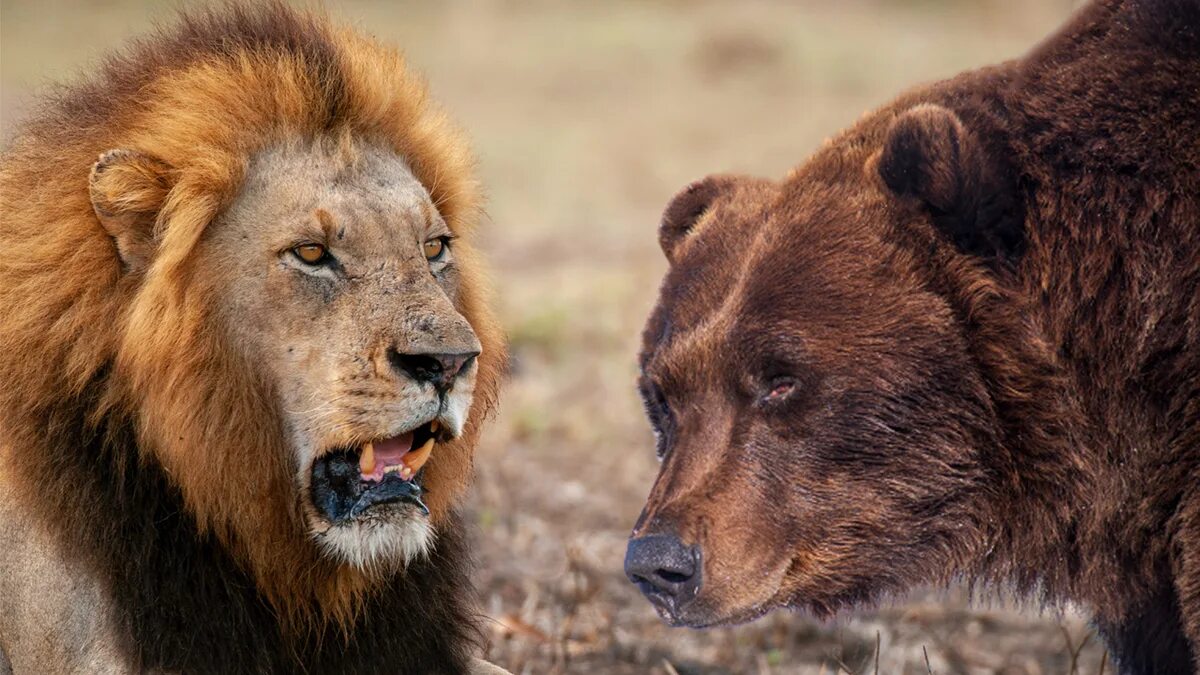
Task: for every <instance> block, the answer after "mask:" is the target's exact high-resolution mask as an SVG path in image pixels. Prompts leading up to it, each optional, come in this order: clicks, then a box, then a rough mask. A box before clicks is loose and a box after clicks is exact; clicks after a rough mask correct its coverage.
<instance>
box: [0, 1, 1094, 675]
mask: <svg viewBox="0 0 1200 675" xmlns="http://www.w3.org/2000/svg"><path fill="white" fill-rule="evenodd" d="M183 4H184V5H186V4H187V3H183ZM1077 4H1078V2H1077V0H963V1H961V2H953V1H951V0H840V1H839V2H818V1H816V0H810V1H808V2H767V1H758V0H740V1H737V2H733V1H729V2H689V1H685V0H656V1H645V2H636V1H633V0H624V1H622V0H617V1H612V2H583V1H570V2H566V1H562V2H549V1H546V2H537V1H527V0H481V1H479V2H448V1H444V2H432V1H430V2H420V3H417V2H412V3H407V2H389V1H387V0H377V1H374V2H369V1H366V0H349V1H334V0H329V1H328V2H326V3H325V5H324V6H325V7H326V8H327V9H328V10H329V11H330V12H331V13H332V14H334V15H335V16H337V17H338V18H340V19H341V20H343V21H348V22H350V23H352V24H355V25H357V26H358V27H359V28H361V29H362V30H365V31H367V32H370V33H373V34H375V35H376V36H378V37H379V38H382V39H384V40H387V41H390V42H393V43H395V44H398V45H400V46H402V47H403V48H404V49H405V50H406V51H407V53H408V55H409V58H410V61H411V64H412V66H413V67H415V68H417V69H419V70H421V71H423V72H424V73H425V74H426V75H427V76H428V78H429V80H430V82H431V85H432V89H433V92H434V94H435V96H436V97H437V98H439V99H440V100H441V101H442V102H444V104H445V105H446V106H447V107H448V108H449V109H450V110H451V111H452V112H453V114H454V115H455V116H456V117H457V118H458V119H459V120H460V121H461V122H462V124H463V125H464V126H465V127H466V128H467V129H468V130H469V132H470V133H471V135H472V137H473V138H474V141H475V147H476V149H477V151H478V154H479V157H480V163H481V164H480V166H481V172H482V177H483V180H484V183H485V185H486V186H487V191H488V195H489V200H488V203H489V205H488V220H489V222H488V223H487V225H486V227H485V232H484V243H485V250H486V251H487V252H488V253H489V254H490V259H491V266H492V271H493V276H494V278H495V281H496V288H497V295H496V299H497V302H498V304H499V309H500V314H501V316H502V318H503V320H504V323H505V326H506V327H507V330H508V334H509V336H510V338H511V341H512V352H513V368H512V377H511V381H510V382H509V384H508V386H507V389H506V393H505V395H504V397H503V404H502V409H501V412H500V414H499V415H498V417H497V419H496V420H494V421H493V423H492V424H491V426H490V428H489V429H488V431H487V432H486V434H485V437H486V438H485V443H484V445H483V447H482V448H481V449H480V452H479V455H478V460H477V469H478V475H477V481H476V489H475V491H474V494H473V497H472V500H471V503H470V506H469V516H470V518H469V520H470V521H471V524H472V527H473V528H474V530H475V531H474V536H475V539H476V541H477V542H478V546H477V549H476V550H477V554H476V555H477V558H478V563H479V564H478V568H477V570H478V571H477V574H476V577H475V582H476V584H477V586H478V589H479V591H480V595H481V598H482V606H483V609H484V611H485V613H486V614H487V616H488V617H489V618H488V623H487V638H488V640H489V646H488V656H489V658H491V659H492V660H494V661H495V662H496V663H498V664H500V665H503V666H505V667H506V668H508V669H510V670H512V671H513V672H514V673H658V674H663V675H676V674H679V675H683V674H686V673H692V674H701V673H704V674H714V675H715V674H717V673H758V674H764V675H765V674H767V673H773V674H778V675H782V674H801V673H803V674H809V673H812V674H817V673H820V674H822V675H824V674H826V673H828V674H831V675H832V674H833V673H854V674H859V673H905V672H910V673H929V672H932V673H938V674H943V673H972V674H974V673H1006V674H1017V673H1021V674H1030V675H1035V674H1042V673H1074V672H1079V673H1089V674H1090V673H1098V672H1103V669H1104V667H1105V666H1104V665H1103V664H1102V662H1103V661H1104V660H1105V658H1106V657H1105V654H1104V651H1103V649H1102V648H1101V647H1100V645H1099V644H1098V639H1097V637H1096V636H1095V635H1094V634H1093V633H1092V631H1091V629H1090V628H1089V627H1088V625H1087V623H1086V621H1085V620H1084V619H1082V618H1081V617H1080V616H1079V615H1078V614H1077V613H1075V612H1074V611H1072V610H1071V609H1070V608H1065V609H1063V610H1045V611H1043V610H1040V609H1039V608H1038V607H1036V606H1025V607H1022V606H1021V605H1019V604H1017V603H1014V602H1012V601H1011V600H1006V599H1004V598H994V597H988V598H976V600H975V601H974V602H970V603H969V602H968V599H969V592H968V591H967V590H966V589H964V588H951V589H948V590H932V589H924V590H918V591H916V592H914V593H912V594H910V595H909V596H907V597H901V598H896V599H894V600H893V601H892V602H890V603H888V604H886V605H885V606H883V607H881V608H878V609H871V610H864V611H859V612H855V613H848V614H844V615H842V616H840V617H839V618H838V620H837V621H835V622H828V623H825V622H816V621H814V620H812V619H811V618H808V617H806V616H804V615H800V614H789V613H776V614H774V615H771V616H769V617H767V618H765V619H763V620H760V621H758V622H757V623H755V624H752V625H749V626H743V627H740V628H733V629H718V630H710V631H705V632H696V631H691V630H686V629H670V628H667V627H665V626H664V625H662V624H661V623H660V622H659V621H658V619H657V617H656V616H655V614H654V612H653V611H652V610H651V608H650V605H649V603H648V602H646V601H645V600H643V599H642V597H641V596H640V595H639V594H638V593H637V591H636V590H635V589H634V588H633V587H632V586H630V585H629V584H628V583H627V582H626V581H625V579H624V575H623V574H622V572H621V563H622V558H623V555H624V548H625V538H626V536H627V534H628V532H629V529H630V528H631V527H632V524H633V521H634V519H635V518H636V517H637V514H638V511H639V510H640V509H641V504H642V500H643V498H644V497H645V495H646V494H647V493H648V491H649V488H650V484H651V482H652V481H653V479H654V475H655V472H656V470H657V464H656V463H655V461H654V449H653V442H652V439H651V435H650V432H649V428H648V426H647V424H646V422H645V420H644V417H643V415H642V411H641V406H640V404H639V402H638V400H637V397H636V395H635V392H634V386H633V383H634V377H635V365H634V357H635V353H636V349H637V339H638V333H639V331H640V329H641V324H642V320H643V319H644V317H645V316H646V314H647V312H648V311H649V309H650V307H651V306H652V304H653V302H654V298H655V292H656V289H657V285H658V280H659V277H660V276H661V275H662V273H663V271H664V262H663V260H662V259H661V256H660V254H659V251H658V246H657V243H656V233H655V230H656V227H657V224H658V217H659V214H660V212H661V210H662V208H663V207H664V206H665V205H666V203H667V201H668V200H669V199H670V197H671V196H672V195H673V194H674V193H675V192H676V191H677V190H678V189H680V188H681V187H683V186H684V185H685V184H686V183H688V182H689V181H691V180H694V179H696V178H700V177H702V176H704V175H705V174H708V173H712V172H745V173H752V174H758V175H762V176H767V177H774V178H778V177H781V176H782V175H783V174H784V173H785V172H786V171H787V170H788V169H789V168H790V167H792V166H793V165H795V164H798V163H800V162H801V161H803V160H804V158H805V157H806V156H807V155H808V154H809V153H811V152H812V151H813V150H814V149H815V148H816V147H817V146H818V144H819V143H821V141H822V140H823V139H824V138H827V137H828V136H830V135H832V134H833V133H835V132H836V131H837V130H839V129H840V128H842V127H844V126H847V125H849V124H851V123H853V122H854V121H855V120H856V119H857V118H858V117H859V116H860V115H862V114H863V113H864V112H866V111H868V110H870V109H872V108H874V107H876V106H878V105H881V104H883V103H885V102H887V101H888V100H889V99H890V98H891V97H893V96H894V95H896V94H897V93H899V92H900V91H902V90H903V89H905V88H907V87H909V86H911V85H913V84H916V83H920V82H924V81H929V80H933V79H938V78H943V77H948V76H951V75H953V74H955V73H957V72H959V71H961V70H964V69H967V68H971V67H975V66H979V65H983V64H986V63H990V62H995V61H998V60H1002V59H1006V58H1012V57H1015V56H1019V55H1021V54H1022V53H1024V52H1025V51H1026V50H1028V49H1029V48H1030V47H1031V46H1033V45H1034V44H1035V43H1036V42H1037V41H1038V40H1040V39H1041V38H1042V37H1044V36H1045V35H1047V34H1048V33H1049V32H1050V31H1051V30H1053V29H1054V27H1055V26H1056V25H1058V24H1059V23H1060V22H1062V21H1063V20H1064V19H1065V17H1067V16H1068V15H1069V14H1070V12H1071V11H1072V10H1073V9H1074V8H1075V6H1076V5H1077ZM179 6H180V4H179V3H165V2H151V1H149V0H94V1H91V2H86V3H78V4H77V3H70V2H64V1H62V0H36V1H32V2H31V1H26V0H22V1H16V0H2V1H0V139H8V138H9V137H10V136H11V134H12V131H13V129H14V126H15V125H16V124H17V123H18V122H19V120H20V118H21V115H22V113H23V111H26V110H28V109H29V105H30V101H31V98H32V97H33V96H36V94H37V93H38V92H39V91H41V90H44V89H45V88H47V87H48V86H50V85H51V84H52V83H53V82H54V81H61V80H64V79H70V78H71V77H73V76H74V75H75V74H76V73H79V72H81V71H82V70H86V69H88V68H89V67H91V66H93V65H94V64H95V63H96V62H97V60H98V59H99V58H100V57H101V55H102V54H103V53H104V52H105V51H106V50H109V49H112V48H113V47H115V46H118V45H120V44H121V43H122V42H123V41H124V40H126V39H127V38H129V37H131V36H134V35H137V34H138V33H139V32H142V31H144V30H146V29H147V28H148V27H149V26H151V25H152V24H153V23H155V22H156V21H168V20H169V19H170V17H171V16H172V14H173V13H174V11H175V10H176V9H177V8H178V7H179ZM1108 669H1109V670H1110V671H1111V664H1108Z"/></svg>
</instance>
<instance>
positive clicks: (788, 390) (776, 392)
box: [763, 377, 796, 403]
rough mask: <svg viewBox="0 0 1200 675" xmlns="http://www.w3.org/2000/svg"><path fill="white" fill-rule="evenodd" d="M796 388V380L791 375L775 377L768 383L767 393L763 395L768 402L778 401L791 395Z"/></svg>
mask: <svg viewBox="0 0 1200 675" xmlns="http://www.w3.org/2000/svg"><path fill="white" fill-rule="evenodd" d="M795 390H796V381H795V380H793V379H792V378H790V377H773V378H771V380H770V381H769V382H768V383H767V393H766V395H765V396H763V401H764V402H766V403H776V402H779V401H782V400H784V399H785V398H787V397H788V396H791V394H792V392H794V391H795Z"/></svg>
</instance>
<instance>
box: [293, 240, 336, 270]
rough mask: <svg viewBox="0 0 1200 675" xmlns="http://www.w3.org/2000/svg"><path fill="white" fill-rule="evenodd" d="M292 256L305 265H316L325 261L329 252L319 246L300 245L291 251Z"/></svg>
mask: <svg viewBox="0 0 1200 675" xmlns="http://www.w3.org/2000/svg"><path fill="white" fill-rule="evenodd" d="M292 254H293V255H295V256H296V257H297V258H299V259H300V262H302V263H305V264H306V265H317V264H320V263H321V262H323V261H324V260H325V258H326V257H327V256H328V255H329V252H328V251H326V250H325V247H324V246H322V245H320V244H301V245H299V246H297V247H296V248H293V249H292Z"/></svg>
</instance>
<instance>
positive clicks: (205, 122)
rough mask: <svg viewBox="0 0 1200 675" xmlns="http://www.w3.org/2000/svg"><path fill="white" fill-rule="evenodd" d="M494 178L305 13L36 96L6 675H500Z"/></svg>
mask: <svg viewBox="0 0 1200 675" xmlns="http://www.w3.org/2000/svg"><path fill="white" fill-rule="evenodd" d="M473 172H474V160H473V158H472V155H471V152H470V150H469V148H468V146H467V143H466V142H465V140H464V137H463V135H462V134H461V133H460V131H459V130H458V129H457V127H455V126H454V125H453V124H452V123H451V122H450V121H449V120H448V118H447V117H446V116H445V114H444V113H443V112H442V111H441V109H440V108H438V107H437V106H435V105H434V104H433V103H432V102H431V101H430V100H429V99H428V96H427V93H426V88H425V85H424V84H423V82H422V80H420V79H419V78H418V77H417V76H415V75H414V74H412V73H411V72H410V71H409V70H408V69H407V68H406V65H405V61H404V59H403V57H402V56H401V55H400V54H399V53H398V52H396V51H394V50H393V49H390V48H388V47H386V46H383V45H381V44H379V43H377V42H375V41H373V40H372V39H369V38H366V37H364V36H362V35H359V34H357V33H355V32H353V31H351V30H348V29H344V28H340V27H337V26H335V25H334V24H332V23H331V22H330V21H329V20H328V19H327V18H326V17H324V16H322V15H318V14H309V13H304V12H300V11H296V10H292V9H289V8H287V7H286V6H285V5H283V4H282V3H273V4H261V5H256V6H243V5H230V6H226V7H224V8H221V9H216V10H205V11H201V12H194V13H191V14H187V15H184V16H182V17H181V19H180V21H179V22H178V24H177V25H176V26H174V27H172V28H169V29H164V30H160V31H159V32H158V33H156V34H155V35H153V36H152V37H150V38H149V39H146V40H144V41H141V42H138V43H135V44H134V45H133V46H132V47H131V48H130V49H129V50H128V51H126V52H125V53H123V54H121V55H118V56H115V57H112V58H110V59H109V60H108V61H107V62H106V63H105V65H104V66H103V68H102V70H101V71H100V72H99V74H98V75H97V76H96V77H94V78H93V79H91V80H88V81H86V82H83V83H80V84H76V85H74V86H72V87H69V88H67V89H64V90H62V91H61V92H60V93H59V94H58V95H57V96H55V97H54V98H50V99H48V100H46V101H45V102H44V105H43V106H42V108H41V109H40V111H39V112H38V113H37V114H35V115H34V116H33V117H32V119H31V120H30V121H29V122H27V123H26V124H25V126H24V127H22V128H21V130H20V131H19V133H18V134H17V136H16V137H15V140H14V141H13V142H12V145H11V147H10V148H9V150H8V151H7V152H6V155H5V157H4V159H3V164H2V169H0V176H2V181H3V183H2V188H0V207H2V212H3V219H4V222H3V227H2V228H0V245H2V246H3V248H4V250H5V251H6V252H7V255H6V256H4V259H3V261H0V279H2V281H0V305H2V306H3V307H5V317H4V318H3V320H2V321H0V344H2V345H3V350H0V380H2V381H3V382H5V386H4V387H3V388H2V391H0V541H2V542H3V545H0V571H2V572H3V573H2V574H0V654H2V655H3V657H4V658H0V663H4V662H5V661H7V662H8V663H7V666H6V667H0V671H2V670H5V669H6V668H12V669H14V670H15V671H16V672H43V673H45V672H146V671H153V672H159V671H170V672H297V671H301V670H303V671H306V672H390V673H462V672H468V671H470V672H496V670H495V669H494V667H492V666H488V665H487V664H485V663H484V662H482V661H478V660H475V659H474V658H473V654H475V653H476V651H477V648H478V643H479V642H480V639H481V638H480V633H479V629H478V627H477V621H476V614H475V609H474V607H473V605H472V601H471V594H472V591H471V585H470V581H469V578H468V576H467V574H468V571H467V570H468V567H467V561H466V551H465V544H464V537H463V534H462V526H461V518H460V516H459V515H458V514H457V511H456V505H457V504H459V503H460V501H461V499H462V496H463V494H464V490H465V488H466V487H467V484H468V482H469V478H470V473H471V466H472V456H473V450H474V447H475V445H476V443H477V439H478V438H479V434H480V428H481V425H482V423H483V421H484V419H485V417H486V416H487V414H488V412H489V410H491V409H492V408H493V407H494V405H495V403H496V401H497V396H498V388H499V383H500V379H501V377H502V373H503V371H504V365H505V359H506V357H505V345H504V341H503V338H502V336H501V333H500V331H499V329H498V327H497V323H496V320H495V318H494V316H493V314H492V312H491V310H490V309H489V307H488V304H487V288H486V284H485V280H484V278H483V275H482V272H481V268H482V265H481V260H480V257H479V255H478V254H477V252H476V251H475V250H474V248H473V247H472V238H473V235H474V232H475V228H476V224H477V222H476V221H477V220H478V217H479V214H480V206H479V204H480V192H479V188H478V186H477V183H476V179H475V178H474V175H473Z"/></svg>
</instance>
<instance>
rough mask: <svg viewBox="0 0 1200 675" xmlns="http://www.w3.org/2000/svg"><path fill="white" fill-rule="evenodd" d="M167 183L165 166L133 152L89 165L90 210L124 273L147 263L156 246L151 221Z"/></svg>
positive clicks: (170, 179)
mask: <svg viewBox="0 0 1200 675" xmlns="http://www.w3.org/2000/svg"><path fill="white" fill-rule="evenodd" d="M173 182H174V171H173V170H172V168H171V166H170V165H169V164H167V163H166V162H163V161H162V160H159V159H156V158H154V157H151V156H149V155H146V154H144V153H140V152H137V151H135V150H109V151H108V152H105V153H104V154H102V155H100V159H99V160H97V161H96V163H95V164H94V165H93V166H92V174H91V177H90V178H89V181H88V191H89V193H90V195H91V198H92V209H93V210H94V211H95V212H96V218H98V219H99V220H100V224H101V225H102V226H103V227H104V231H105V232H107V233H108V234H109V236H110V237H112V238H113V241H114V242H115V243H116V245H117V255H118V256H119V257H120V258H121V263H122V264H123V265H124V267H125V270H126V271H127V272H134V273H136V272H141V271H143V270H145V269H146V267H147V266H148V265H149V264H150V259H151V258H152V257H153V256H154V249H155V247H156V244H157V242H156V241H155V236H154V222H155V220H156V219H157V218H158V212H159V210H161V209H162V206H163V202H164V201H166V198H167V193H168V192H170V191H171V185H172V183H173Z"/></svg>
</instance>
